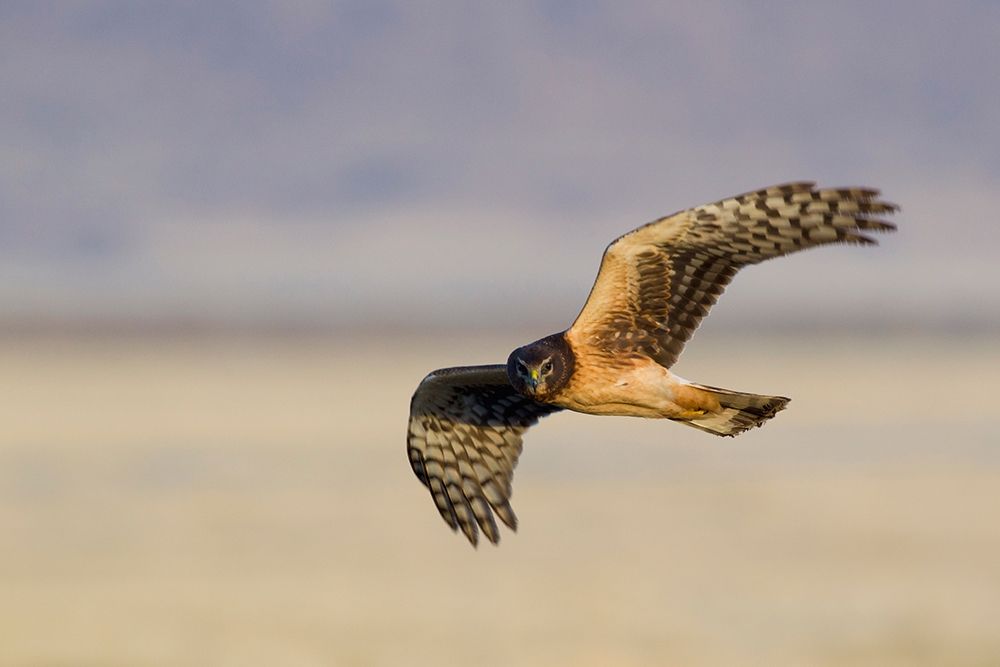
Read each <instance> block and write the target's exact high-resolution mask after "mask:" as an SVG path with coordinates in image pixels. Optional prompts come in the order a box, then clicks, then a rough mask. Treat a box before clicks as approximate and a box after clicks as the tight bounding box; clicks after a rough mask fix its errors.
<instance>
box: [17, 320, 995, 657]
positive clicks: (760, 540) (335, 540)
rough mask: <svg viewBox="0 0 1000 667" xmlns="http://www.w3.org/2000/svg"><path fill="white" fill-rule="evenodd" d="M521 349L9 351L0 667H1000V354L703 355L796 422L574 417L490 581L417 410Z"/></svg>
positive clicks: (786, 350)
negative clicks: (437, 377) (415, 459)
mask: <svg viewBox="0 0 1000 667" xmlns="http://www.w3.org/2000/svg"><path fill="white" fill-rule="evenodd" d="M524 338H525V337H523V336H518V335H510V336H505V337H504V336H501V337H493V338H488V337H484V336H471V335H470V336H469V337H468V338H467V339H464V340H463V339H461V338H454V339H449V340H445V341H436V340H435V339H434V338H433V337H431V336H421V337H418V338H417V339H416V340H408V339H407V338H406V337H404V336H400V337H399V338H378V339H363V338H361V337H353V338H303V337H299V338H241V339H235V338H234V339H227V338H208V339H205V338H202V339H176V338H175V339H170V338H155V337H154V338H141V337H140V338H123V339H119V340H110V339H97V338H91V339H88V340H74V339H66V338H63V339H59V338H52V339H46V338H41V339H36V340H25V339H17V340H11V339H8V340H4V341H0V527H2V529H0V664H3V665H45V666H55V665H59V666H61V665H67V666H69V665H74V666H75V665H95V666H96V665H101V666H103V665H115V666H118V665H121V666H125V665H130V666H131V665H234V666H236V665H239V666H243V665H282V666H286V665H349V666H350V665H435V666H436V667H443V666H447V665H573V666H577V665H582V666H586V665H594V666H604V665H845V664H849V665H996V664H1000V435H998V433H997V423H998V421H1000V404H998V401H1000V337H997V336H992V337H986V336H983V337H978V338H957V337H953V338H947V337H899V336H883V337H874V338H866V339H860V338H844V337H818V336H815V335H801V336H791V335H789V336H787V337H777V338H763V337H734V338H731V339H729V338H712V337H711V336H702V337H699V338H696V339H695V341H694V342H693V343H692V345H691V346H690V347H689V349H688V350H687V352H686V353H685V357H684V359H683V361H682V362H681V364H680V365H679V366H678V371H679V372H680V374H682V375H683V376H685V377H688V378H690V379H692V380H696V381H699V382H703V383H707V384H712V385H717V386H723V387H729V388H732V389H737V390H744V391H759V392H762V393H777V394H784V395H787V396H791V397H792V398H793V401H792V403H791V405H790V407H789V409H788V410H787V411H786V412H784V413H782V414H780V415H779V416H778V417H777V418H776V419H775V420H774V421H773V422H771V423H769V424H768V425H767V426H766V427H765V428H763V429H760V430H757V431H754V432H750V433H748V434H745V435H744V436H741V437H739V438H736V439H721V438H713V437H712V436H710V435H707V434H704V433H701V432H698V431H695V430H693V429H688V428H684V427H683V426H680V425H677V424H672V423H667V422H652V421H640V420H628V419H616V418H595V417H588V416H583V415H575V414H559V415H556V416H553V417H551V418H549V419H547V420H546V421H544V422H543V423H542V424H541V425H539V426H538V427H537V428H536V429H534V430H533V431H532V432H531V433H530V434H529V436H528V439H527V443H526V449H525V453H524V455H523V456H522V458H521V463H520V467H519V470H518V475H517V478H516V480H515V488H514V502H513V505H514V508H515V510H516V511H517V513H518V516H519V518H520V520H521V527H520V529H519V531H518V533H517V534H513V533H511V532H510V531H505V532H504V535H503V541H502V542H501V545H500V546H499V547H493V546H492V545H490V544H481V545H480V547H479V548H478V549H477V550H474V549H472V548H470V547H469V545H468V544H467V543H466V542H465V540H464V538H463V537H461V536H460V535H454V534H452V533H451V532H450V531H449V530H448V529H447V527H446V526H445V524H444V523H443V522H442V521H441V520H440V518H439V517H438V516H437V512H436V511H435V509H434V507H433V505H432V503H431V500H430V497H429V495H428V494H426V492H425V491H424V489H423V488H422V487H421V486H420V485H419V483H418V482H417V480H416V479H415V478H414V477H413V475H412V473H411V471H410V469H409V466H408V464H407V460H406V456H405V451H404V442H403V434H404V432H405V422H406V415H407V409H408V401H409V396H410V394H411V393H412V391H413V389H414V387H415V385H416V383H417V382H418V381H419V379H420V378H421V377H422V376H423V375H424V374H425V373H426V372H427V371H429V370H431V369H432V368H435V367H438V366H444V365H454V364H461V363H486V362H491V361H502V360H503V359H504V358H505V356H506V354H507V351H508V350H509V349H510V348H512V347H514V346H515V345H516V344H518V343H520V342H524Z"/></svg>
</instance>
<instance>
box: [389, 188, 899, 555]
mask: <svg viewBox="0 0 1000 667" xmlns="http://www.w3.org/2000/svg"><path fill="white" fill-rule="evenodd" d="M896 210H897V207H896V206H895V205H894V204H889V203H886V202H883V201H881V200H879V199H878V191H877V190H874V189H870V188H830V189H816V188H815V187H814V186H813V184H812V183H805V182H803V183H790V184H787V185H779V186H774V187H770V188H765V189H763V190H758V191H755V192H750V193H746V194H743V195H738V196H736V197H731V198H729V199H724V200H722V201H719V202H715V203H713V204H706V205H704V206H699V207H696V208H692V209H688V210H685V211H681V212H679V213H675V214H673V215H670V216H666V217H664V218H660V219H658V220H655V221H653V222H651V223H649V224H647V225H644V226H642V227H639V228H638V229H635V230H633V231H631V232H629V233H627V234H625V235H623V236H621V237H619V238H618V239H616V240H615V241H613V242H612V243H611V244H610V245H609V246H608V247H607V249H606V250H605V252H604V256H603V258H602V260H601V267H600V271H599V272H598V276H597V279H596V281H595V282H594V286H593V288H592V289H591V292H590V296H589V297H588V299H587V302H586V304H585V305H584V307H583V310H582V311H581V312H580V314H579V315H578V316H577V319H576V321H575V322H574V323H573V325H572V326H571V327H570V328H569V329H567V330H566V331H564V332H562V333H559V334H554V335H553V336H548V337H546V338H543V339H540V340H538V341H536V342H535V343H531V344H529V345H526V346H524V347H521V348H518V349H517V350H515V351H514V352H512V353H511V355H510V358H509V359H508V362H507V364H506V365H502V364H497V365H492V366H471V367H460V368H449V369H441V370H437V371H434V372H433V373H431V374H430V375H428V376H427V377H426V378H424V380H423V381H422V382H421V383H420V386H419V387H417V390H416V392H415V393H414V395H413V399H412V401H411V404H410V422H409V431H408V435H407V450H408V454H409V459H410V464H411V466H412V467H413V471H414V472H415V473H416V475H417V477H418V478H419V479H420V481H421V482H422V483H423V484H424V485H425V486H426V487H427V488H428V489H429V490H430V492H431V495H432V497H433V499H434V502H435V505H436V506H437V508H438V511H439V512H440V513H441V516H442V517H443V518H444V520H445V522H447V523H448V524H449V525H450V526H451V527H452V529H454V530H458V529H461V530H462V531H463V532H464V534H465V535H466V537H467V538H468V539H469V541H470V542H471V543H472V544H476V543H477V541H478V534H479V530H480V529H481V530H482V531H483V533H484V534H485V535H486V537H487V538H488V539H489V540H490V541H491V542H494V543H496V542H497V541H499V539H500V536H499V531H498V529H497V525H496V522H495V520H494V516H496V517H499V518H500V520H501V521H503V522H504V523H506V524H507V525H508V526H509V527H510V528H511V529H514V528H516V525H517V520H516V518H515V516H514V512H513V510H512V509H511V507H510V496H511V481H512V478H513V473H514V467H515V466H516V464H517V459H518V456H519V455H520V453H521V443H522V436H523V434H524V432H525V431H526V430H527V429H528V428H530V427H531V426H532V425H533V424H535V423H536V422H537V421H538V420H539V419H540V418H541V417H544V416H546V415H548V414H551V413H553V412H557V411H559V410H562V409H569V410H573V411H575V412H584V413H588V414H596V415H624V416H637V417H646V418H664V419H671V420H674V421H678V422H681V423H684V424H686V425H689V426H692V427H694V428H697V429H700V430H703V431H706V432H709V433H714V434H716V435H736V434H738V433H741V432H743V431H745V430H747V429H750V428H753V427H755V426H759V425H761V424H762V423H764V422H765V421H767V420H768V419H770V418H771V417H773V416H774V415H775V414H776V413H777V412H778V411H779V410H781V409H782V408H784V407H785V405H786V404H787V403H788V399H787V398H784V397H781V396H766V395H758V394H750V393H744V392H735V391H730V390H727V389H720V388H718V387H708V386H705V385H699V384H696V383H692V382H687V381H686V380H683V379H681V378H679V377H677V376H675V375H673V374H672V373H671V372H670V371H669V370H668V369H669V368H670V367H671V366H672V365H673V364H674V362H675V361H676V360H677V357H678V356H679V355H680V353H681V350H682V349H683V347H684V344H685V343H686V342H687V341H688V340H689V339H690V338H691V335H692V334H693V333H694V331H695V329H696V328H697V327H698V324H699V323H700V322H701V320H702V318H704V317H705V315H707V314H708V311H709V309H710V308H711V306H712V305H713V304H714V303H715V301H716V300H717V299H718V298H719V295H720V294H722V291H723V289H725V286H726V285H727V284H728V283H729V281H730V280H732V278H733V276H734V275H735V274H736V273H737V271H739V269H741V268H742V267H744V266H748V265H750V264H757V263H759V262H762V261H764V260H766V259H771V258H773V257H780V256H782V255H787V254H790V253H792V252H796V251H798V250H803V249H806V248H811V247H815V246H819V245H827V244H836V243H846V244H858V245H870V244H874V243H875V241H874V239H872V238H871V237H869V236H868V235H867V232H886V231H891V230H893V229H895V227H894V226H893V225H891V224H890V223H888V222H885V221H884V220H881V219H880V218H879V216H882V215H887V214H891V213H893V212H894V211H896Z"/></svg>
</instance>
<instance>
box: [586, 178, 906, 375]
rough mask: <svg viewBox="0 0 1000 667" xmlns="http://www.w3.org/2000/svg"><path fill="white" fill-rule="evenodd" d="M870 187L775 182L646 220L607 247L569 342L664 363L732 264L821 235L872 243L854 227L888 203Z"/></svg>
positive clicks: (827, 239)
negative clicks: (642, 224)
mask: <svg viewBox="0 0 1000 667" xmlns="http://www.w3.org/2000/svg"><path fill="white" fill-rule="evenodd" d="M878 195H879V192H878V190H873V189H870V188H829V189H816V188H815V187H814V184H813V183H789V184H786V185H776V186H772V187H769V188H765V189H763V190H757V191H756V192H748V193H746V194H742V195H738V196H736V197H731V198H729V199H723V200H722V201H719V202H716V203H714V204H706V205H704V206H698V207H696V208H692V209H688V210H686V211H681V212H679V213H675V214H674V215H670V216H667V217H664V218H660V219H659V220H655V221H653V222H651V223H649V224H648V225H644V226H642V227H639V228H638V229H635V230H633V231H631V232H629V233H628V234H625V235H624V236H621V237H619V238H618V239H616V240H615V241H613V242H612V243H611V245H609V246H608V248H607V250H605V252H604V257H603V259H602V260H601V269H600V272H599V273H598V275H597V280H596V281H595V282H594V287H593V288H592V290H591V292H590V297H589V298H588V299H587V303H586V304H585V305H584V307H583V310H582V311H581V312H580V315H579V316H578V317H577V318H576V321H575V322H574V323H573V326H572V327H571V328H570V330H569V331H568V332H567V336H568V337H569V338H570V339H571V340H572V341H573V343H574V346H575V347H582V346H592V347H596V348H598V349H601V350H608V351H612V352H615V353H622V354H627V353H639V354H642V355H645V356H648V357H651V358H652V359H654V360H656V361H657V362H658V363H660V364H662V365H663V366H666V367H668V368H669V367H670V366H671V365H673V363H674V362H675V361H677V357H678V356H680V353H681V350H682V349H683V348H684V344H685V343H686V342H687V341H688V340H689V339H690V338H691V335H692V334H693V333H694V330H695V329H696V328H697V327H698V324H699V323H700V322H701V320H702V318H703V317H705V315H707V314H708V311H709V308H711V307H712V304H714V303H715V302H716V300H717V299H718V298H719V295H720V294H722V291H723V289H725V287H726V285H728V284H729V281H730V280H732V278H733V276H734V275H736V272H737V271H739V270H740V268H742V267H744V266H747V265H750V264H756V263H758V262H762V261H764V260H765V259H770V258H772V257H780V256H781V255H787V254H789V253H792V252H796V251H798V250H803V249H805V248H811V247H814V246H818V245H824V244H827V243H856V244H874V243H875V241H874V240H873V239H872V238H870V237H868V236H866V235H865V234H863V233H862V232H863V231H869V232H885V231H891V230H893V229H895V226H893V225H892V224H890V223H888V222H885V221H884V220H879V219H877V216H880V215H885V214H890V213H893V212H894V211H896V210H897V207H896V205H895V204H889V203H886V202H883V201H880V200H879V199H878Z"/></svg>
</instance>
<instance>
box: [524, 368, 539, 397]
mask: <svg viewBox="0 0 1000 667" xmlns="http://www.w3.org/2000/svg"><path fill="white" fill-rule="evenodd" d="M525 380H526V382H527V384H528V387H530V388H531V393H535V390H536V389H538V369H537V368H532V369H531V373H530V374H529V377H527V378H525Z"/></svg>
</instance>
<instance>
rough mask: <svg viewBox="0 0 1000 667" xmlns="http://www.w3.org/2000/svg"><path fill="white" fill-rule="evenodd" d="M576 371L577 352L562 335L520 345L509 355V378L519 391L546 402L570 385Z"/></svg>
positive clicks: (554, 335)
mask: <svg viewBox="0 0 1000 667" xmlns="http://www.w3.org/2000/svg"><path fill="white" fill-rule="evenodd" d="M572 374H573V351H572V350H571V349H570V347H569V345H568V344H567V343H566V340H565V339H564V338H563V335H562V334H553V335H551V336H547V337H545V338H542V339H541V340H537V341H535V342H534V343H531V344H529V345H525V346H524V347H519V348H517V349H516V350H514V351H513V352H511V353H510V357H508V358H507V377H508V378H509V379H510V384H511V386H513V387H514V389H516V390H517V391H519V392H520V393H522V394H524V395H525V396H530V397H531V398H534V399H535V400H538V401H544V400H545V399H546V398H549V397H551V396H553V395H554V394H556V393H557V392H558V391H559V390H560V389H562V388H563V387H565V386H566V384H567V383H568V382H569V378H570V376H571V375H572Z"/></svg>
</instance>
